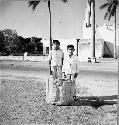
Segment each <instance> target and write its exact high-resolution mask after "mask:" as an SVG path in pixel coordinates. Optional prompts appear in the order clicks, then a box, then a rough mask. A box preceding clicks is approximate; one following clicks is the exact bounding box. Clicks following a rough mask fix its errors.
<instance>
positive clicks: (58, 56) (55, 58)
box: [48, 40, 64, 79]
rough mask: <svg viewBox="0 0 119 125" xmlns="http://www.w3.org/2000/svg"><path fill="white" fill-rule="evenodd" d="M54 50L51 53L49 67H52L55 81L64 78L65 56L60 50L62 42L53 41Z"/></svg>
mask: <svg viewBox="0 0 119 125" xmlns="http://www.w3.org/2000/svg"><path fill="white" fill-rule="evenodd" d="M52 47H53V48H52V50H51V51H50V52H49V57H48V59H49V66H50V67H51V75H52V76H53V79H58V78H59V79H61V78H62V65H63V59H64V54H63V51H62V50H61V49H60V42H59V41H58V40H53V46H52Z"/></svg>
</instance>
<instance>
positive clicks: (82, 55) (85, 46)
mask: <svg viewBox="0 0 119 125" xmlns="http://www.w3.org/2000/svg"><path fill="white" fill-rule="evenodd" d="M91 43H92V41H91V39H81V40H80V41H79V44H78V60H79V61H80V62H85V61H86V62H87V61H88V58H91V57H92V47H91ZM103 54H104V41H103V40H102V39H96V44H95V57H96V58H99V57H102V56H103Z"/></svg>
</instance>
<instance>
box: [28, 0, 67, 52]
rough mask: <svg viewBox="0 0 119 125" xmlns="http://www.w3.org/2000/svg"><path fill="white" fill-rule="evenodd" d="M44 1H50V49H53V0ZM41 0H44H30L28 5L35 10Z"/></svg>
mask: <svg viewBox="0 0 119 125" xmlns="http://www.w3.org/2000/svg"><path fill="white" fill-rule="evenodd" d="M44 1H45V2H47V3H48V9H49V16H50V24H49V29H50V50H51V49H52V20H51V0H44ZM62 1H63V2H67V0H62ZM40 2H42V0H39V1H28V5H29V7H32V10H33V11H34V10H35V9H36V7H37V6H38V4H39V3H40Z"/></svg>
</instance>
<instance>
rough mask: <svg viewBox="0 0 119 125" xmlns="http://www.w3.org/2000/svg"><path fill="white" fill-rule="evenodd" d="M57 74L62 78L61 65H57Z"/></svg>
mask: <svg viewBox="0 0 119 125" xmlns="http://www.w3.org/2000/svg"><path fill="white" fill-rule="evenodd" d="M57 75H58V78H59V79H62V66H57Z"/></svg>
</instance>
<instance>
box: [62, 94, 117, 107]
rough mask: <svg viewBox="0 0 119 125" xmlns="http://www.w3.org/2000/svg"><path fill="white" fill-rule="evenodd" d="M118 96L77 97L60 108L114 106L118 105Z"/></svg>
mask: <svg viewBox="0 0 119 125" xmlns="http://www.w3.org/2000/svg"><path fill="white" fill-rule="evenodd" d="M117 98H118V97H117V95H112V96H91V97H89V96H84V97H76V98H75V99H74V101H72V102H71V103H70V104H68V105H63V104H62V105H60V106H91V107H93V108H95V109H98V108H99V107H101V106H103V105H113V104H117Z"/></svg>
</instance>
